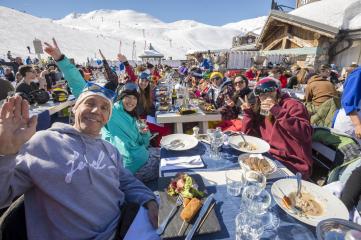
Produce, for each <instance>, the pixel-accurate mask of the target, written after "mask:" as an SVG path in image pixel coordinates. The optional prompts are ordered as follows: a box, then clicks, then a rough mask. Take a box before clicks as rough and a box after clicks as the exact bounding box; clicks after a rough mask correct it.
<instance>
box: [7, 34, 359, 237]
mask: <svg viewBox="0 0 361 240" xmlns="http://www.w3.org/2000/svg"><path fill="white" fill-rule="evenodd" d="M45 52H47V53H48V54H49V55H50V56H51V57H52V62H50V64H47V65H46V64H45V65H43V66H45V67H40V66H39V65H37V64H35V65H34V64H32V65H29V64H27V65H24V64H23V63H22V62H21V61H20V60H21V59H20V60H19V59H18V58H16V60H15V59H14V60H13V61H11V64H10V63H8V62H5V61H0V65H4V66H8V67H12V70H10V72H9V70H7V73H6V76H5V77H6V78H5V79H0V93H1V94H0V100H4V99H6V98H7V97H8V96H9V94H8V93H9V92H12V91H14V90H15V92H18V93H23V94H30V93H31V92H33V91H35V90H38V89H43V90H44V91H46V92H47V91H51V89H52V88H54V87H56V86H58V85H57V84H58V82H59V80H60V79H61V78H63V79H64V80H65V81H66V82H67V85H66V86H61V87H64V88H68V87H69V89H68V90H69V92H72V94H73V95H74V96H75V97H77V98H78V99H77V102H76V104H75V106H74V108H73V110H72V111H73V112H74V113H75V125H74V127H70V126H68V125H56V126H53V127H52V128H50V129H49V130H46V131H45V132H39V133H36V134H35V135H34V136H33V137H32V138H30V137H31V136H32V135H33V134H34V128H33V127H34V126H33V124H34V121H35V120H34V119H32V120H29V119H28V117H27V115H26V114H25V113H24V112H21V111H20V112H21V114H23V116H24V120H27V121H29V122H27V126H28V129H27V131H29V132H28V133H27V135H26V136H23V138H22V141H20V142H22V143H24V142H25V140H28V139H30V140H29V143H26V144H25V145H23V146H20V145H21V144H20V145H18V146H17V147H18V148H16V149H13V151H12V152H8V151H7V150H4V149H3V148H0V150H1V152H0V155H11V159H12V160H11V161H14V159H17V160H19V161H20V162H22V163H23V165H20V166H19V167H23V168H24V169H20V170H21V171H22V172H21V173H22V174H23V175H22V176H23V177H21V181H23V183H24V184H25V183H26V184H25V185H22V183H19V184H20V185H21V186H20V187H21V188H20V187H19V186H12V185H11V183H10V182H9V181H6V179H4V176H2V175H1V177H0V185H4V186H5V188H6V189H12V188H13V187H14V189H15V190H14V192H13V193H12V195H11V194H10V195H9V194H8V195H7V196H5V195H3V194H1V196H2V198H0V200H1V201H0V205H1V206H4V207H5V206H7V205H9V204H10V203H11V201H12V200H13V198H14V197H16V196H18V194H23V193H25V192H26V191H27V190H28V189H32V190H31V191H30V192H27V193H25V196H30V198H29V197H28V200H27V199H25V202H28V204H30V205H32V206H36V208H39V209H41V208H42V207H47V206H48V205H47V204H49V202H51V201H50V200H41V199H42V198H43V197H44V195H42V194H41V192H42V191H43V190H44V189H45V188H48V187H49V186H42V185H41V184H40V185H38V184H35V182H36V181H39V180H37V179H40V178H41V175H39V176H35V175H32V174H33V172H31V171H32V169H30V167H29V166H30V165H29V164H30V163H28V162H27V161H28V160H26V159H25V158H24V156H27V155H28V154H30V155H31V158H34V159H36V161H40V160H41V159H42V156H43V154H45V153H46V152H47V150H46V148H47V146H46V144H45V145H41V143H42V142H43V141H44V140H42V138H44V139H46V138H49V139H50V138H51V137H50V136H48V135H49V134H50V133H56V134H60V133H62V134H63V135H64V136H62V137H61V138H64V139H67V140H66V141H59V145H61V144H62V145H64V149H67V148H69V145H70V144H71V143H70V142H73V144H78V145H79V144H80V143H79V142H78V140H79V139H80V140H79V141H81V143H82V144H83V145H84V146H81V147H80V148H81V151H85V152H82V153H81V154H80V155H82V156H81V158H84V162H87V158H88V154H89V152H103V154H105V155H104V156H102V158H107V159H108V160H109V164H114V165H115V166H114V168H116V169H117V170H119V171H121V174H124V176H126V177H127V179H128V180H129V181H132V182H133V184H135V185H136V186H135V187H134V189H138V190H139V192H137V193H136V194H134V193H132V192H131V191H130V192H128V189H127V187H128V183H124V184H125V185H127V186H126V187H125V188H124V189H118V190H117V191H118V192H117V193H115V195H116V197H119V199H120V202H122V201H123V200H124V195H125V198H127V194H129V197H130V198H133V200H134V199H135V200H136V202H137V203H138V204H139V205H144V206H145V203H146V202H154V201H153V200H154V196H153V194H152V193H151V191H149V189H147V188H146V187H145V186H144V185H143V183H148V182H150V181H152V180H156V179H157V178H158V177H159V162H160V149H159V143H160V139H161V137H162V136H166V135H169V134H171V133H172V129H171V127H170V126H168V125H163V126H160V125H158V124H154V123H152V122H148V123H147V125H145V126H144V121H145V120H146V119H148V117H152V118H155V117H156V115H157V114H158V113H157V108H156V106H157V103H156V97H155V96H156V91H157V87H158V86H159V83H160V81H161V80H163V79H167V77H169V76H173V74H177V75H178V76H179V82H178V84H179V85H184V86H185V87H186V88H187V91H188V93H189V94H188V96H190V97H191V98H194V99H197V100H200V101H203V102H205V103H208V104H211V105H213V106H214V108H215V109H216V111H217V112H218V113H219V114H221V116H222V121H220V122H216V123H210V125H212V124H213V126H219V127H221V129H222V130H223V131H241V132H243V133H245V134H247V135H252V136H256V137H259V138H262V139H264V140H265V141H266V142H268V143H269V144H270V147H271V149H270V151H269V153H270V154H271V155H272V156H273V157H274V158H275V159H277V160H278V161H280V162H281V163H282V164H283V165H285V166H286V167H287V168H288V169H289V170H291V171H292V172H293V173H296V172H300V173H301V174H302V177H303V178H304V179H305V180H310V181H314V182H317V181H318V180H319V179H318V178H317V177H319V172H318V171H319V167H320V166H319V165H318V162H317V161H315V158H314V156H313V155H314V149H312V146H313V143H314V142H321V143H322V144H324V145H327V146H328V147H330V148H332V149H334V150H335V151H336V153H337V154H338V155H337V154H336V155H337V161H334V162H333V163H332V164H331V165H330V166H329V169H328V172H327V173H326V174H324V176H322V177H326V178H327V179H328V180H327V181H326V183H331V182H334V183H335V182H339V183H340V186H342V187H341V191H340V192H341V193H340V194H339V195H340V198H341V200H342V201H343V202H344V203H345V205H346V206H347V208H348V209H349V210H352V209H355V208H356V209H357V210H358V211H360V204H359V199H360V194H361V192H360V186H359V183H360V181H361V179H360V176H361V174H360V167H361V154H360V153H361V152H360V150H361V147H360V144H361V67H359V66H357V64H352V65H350V67H348V68H347V69H346V71H345V73H344V75H342V74H338V72H336V70H335V66H331V65H327V64H324V65H321V66H320V68H319V69H313V67H311V66H306V67H301V66H298V65H292V66H281V65H272V66H270V67H269V68H260V67H259V66H252V67H250V68H249V69H245V70H242V71H240V72H239V73H237V74H231V73H230V72H227V71H226V70H223V69H216V67H214V66H213V64H212V62H211V60H209V59H208V58H207V57H206V56H205V55H202V54H196V56H195V60H196V65H194V64H193V65H188V64H187V63H182V65H181V66H180V67H179V68H177V69H173V68H171V67H169V66H163V65H161V64H159V65H157V66H154V65H152V64H150V63H148V64H145V65H144V66H137V67H135V68H133V66H131V65H130V64H129V62H128V61H127V59H126V57H125V56H124V55H122V54H118V55H117V59H118V61H120V62H121V63H122V66H123V67H124V71H122V72H120V73H119V71H117V69H114V68H116V67H115V66H113V65H112V64H111V63H110V62H108V61H107V60H106V58H105V56H104V55H103V54H102V52H101V51H100V50H99V52H100V54H101V57H102V67H100V68H95V69H94V68H91V67H88V66H78V67H77V66H76V65H74V64H73V63H72V62H71V61H70V59H68V58H67V57H66V56H65V55H63V54H62V52H61V51H60V49H59V47H58V46H57V44H56V42H55V40H54V42H53V44H46V48H45ZM100 72H102V75H103V76H104V78H105V80H106V83H105V85H104V86H100V85H98V84H94V82H93V81H92V80H96V79H97V76H98V75H99V73H100ZM19 75H20V77H19ZM60 76H61V77H60ZM10 81H16V82H17V84H16V86H15V88H11V87H10V85H9V84H8V83H9V82H10ZM49 85H50V86H49ZM299 86H305V88H304V94H305V98H304V99H296V98H294V97H291V96H290V95H289V94H287V93H285V92H284V91H283V90H284V89H286V88H289V89H292V90H294V89H296V88H299ZM341 86H342V87H341ZM302 89H303V88H301V90H302ZM90 93H91V94H90ZM88 94H89V95H88ZM104 96H105V100H107V101H106V103H107V104H103V105H102V104H99V103H97V102H96V101H95V102H90V103H89V101H88V100H89V99H93V98H97V97H103V100H104ZM112 97H114V98H112ZM10 99H12V100H10V101H8V102H7V103H5V105H3V106H4V107H3V108H2V112H4V114H5V112H7V113H6V114H7V115H6V114H5V115H3V116H1V117H2V119H5V118H6V117H8V116H10V115H11V114H20V113H19V110H18V109H17V108H18V107H19V105H24V106H27V105H26V103H25V102H24V101H21V100H19V97H12V98H10ZM98 100H99V99H98ZM19 101H20V103H21V104H20V103H19ZM99 101H100V102H101V100H99ZM103 103H104V101H103ZM14 104H15V105H14ZM83 105H84V106H83ZM81 107H84V108H94V109H96V110H94V112H97V111H103V112H107V114H99V115H98V114H95V115H94V116H93V117H94V118H91V117H89V116H88V117H87V116H83V117H82V115H81V112H80V110H79V109H81ZM98 108H100V109H98ZM90 115H91V114H90ZM11 116H12V118H13V117H14V118H15V117H18V116H17V115H16V116H15V115H14V116H13V115H11ZM142 119H143V120H144V121H142ZM1 124H4V123H3V122H0V130H1V127H3V126H2V125H1ZM7 124H9V126H11V124H10V123H7ZM22 124H24V123H22ZM89 124H90V125H91V124H94V126H95V125H96V126H97V128H96V129H98V130H99V131H98V132H96V133H95V134H93V135H92V137H91V139H87V138H86V137H84V136H83V133H85V134H86V131H85V132H84V129H85V130H86V129H87V128H88V125H89ZM4 126H5V125H4ZM319 127H321V128H319ZM74 129H77V130H78V132H75V131H76V130H74ZM13 130H14V131H15V130H16V129H15V127H14V128H13ZM334 130H337V131H334ZM154 133H157V134H159V136H158V137H156V138H155V139H156V141H153V142H152V141H151V138H152V134H154ZM1 134H2V132H1V131H0V142H2V141H4V142H5V140H4V139H1V138H2V137H3V136H2V135H1ZM14 141H15V140H14ZM54 141H55V140H54ZM56 141H58V140H56ZM92 142H94V145H89V144H92ZM35 143H38V144H40V147H39V148H35V147H34V145H33V144H35ZM67 144H68V145H67ZM4 146H5V145H4ZM20 148H21V149H22V150H21V151H20V152H19V154H18V155H17V156H16V155H14V154H15V153H17V152H18V151H19V149H20ZM43 148H44V149H43ZM64 151H65V150H64ZM69 151H70V150H69ZM79 151H80V150H79ZM87 151H89V152H87ZM118 152H119V153H118ZM59 154H60V153H59ZM62 154H67V155H64V156H63V157H62V158H64V159H66V161H70V162H71V161H74V160H71V158H72V157H73V158H76V157H75V156H78V155H76V154H75V153H71V152H63V153H62ZM117 154H118V155H119V156H118V155H117ZM59 156H60V155H59ZM113 156H116V157H117V158H116V159H117V160H116V161H117V162H116V163H111V159H112V157H113ZM1 158H4V159H5V160H3V159H1V161H0V162H3V163H2V164H8V166H7V168H8V169H10V168H11V169H12V171H20V170H19V169H18V167H17V166H13V165H11V163H10V160H9V161H7V159H8V156H1ZM99 158H100V156H99ZM9 159H10V158H9ZM34 161H35V160H34ZM36 161H35V162H36ZM46 161H48V162H51V161H54V162H56V161H57V160H55V159H53V158H49V159H47V160H46ZM35 162H33V161H32V162H31V164H35ZM49 164H50V163H49ZM88 164H89V163H88ZM120 164H121V165H122V166H120ZM90 165H91V164H90ZM90 165H89V166H88V168H89V169H88V170H86V171H84V172H87V173H86V174H88V175H87V176H84V178H85V177H88V178H89V179H88V180H87V181H88V182H86V183H84V184H96V181H98V178H99V177H100V178H102V177H104V176H99V175H98V171H95V172H92V170H91V167H90ZM37 167H39V169H40V170H42V167H44V165H41V164H39V166H37ZM93 167H95V166H93ZM98 167H99V168H100V166H98ZM80 168H81V169H80ZM83 168H85V166H83V167H79V169H78V170H79V171H81V170H82V169H83ZM1 169H3V168H2V166H1V167H0V170H1ZM44 169H45V167H44ZM54 169H56V170H57V171H58V170H59V169H57V167H56V166H54ZM40 170H39V171H40ZM55 173H57V172H55ZM84 174H85V173H84ZM116 176H118V177H119V172H118V173H117V174H116ZM17 177H19V176H17ZM49 177H50V176H49ZM70 178H71V177H70ZM68 180H69V177H68ZM66 181H67V180H66V179H65V182H66ZM70 181H71V180H70ZM355 183H356V184H355ZM60 185H61V184H60ZM63 185H64V184H63ZM65 185H66V184H65ZM130 185H131V184H130ZM130 185H129V186H130ZM355 185H356V186H358V187H355ZM66 186H67V185H66ZM66 186H65V187H66ZM81 186H82V184H79V186H78V187H79V188H81ZM17 187H19V188H17ZM43 187H44V189H43ZM60 187H61V188H63V187H64V186H60ZM113 187H114V186H111V188H113ZM3 189H4V188H3ZM113 190H114V189H113ZM113 190H112V189H110V192H113V193H114V191H113ZM67 191H76V189H68V190H67ZM10 192H11V191H10ZM123 192H124V193H123ZM140 192H142V193H143V196H142V197H139V196H138V195H137V194H139V193H140ZM49 193H50V194H51V195H52V194H53V192H52V191H50V190H49ZM101 194H104V193H99V195H101ZM55 195H56V193H54V198H55V197H56V196H55ZM70 195H71V194H70V193H69V196H70ZM75 195H76V194H74V196H75ZM74 196H73V197H74ZM37 197H39V199H40V200H39V199H37ZM75 198H76V197H75ZM59 201H61V199H60V200H59ZM42 203H44V204H45V205H43V206H42ZM94 204H95V205H96V204H97V203H96V202H95V203H94ZM110 204H113V205H114V203H110ZM152 204H153V203H151V204H150V206H149V207H150V208H153V209H156V208H157V206H154V205H152ZM50 205H51V204H50ZM53 206H54V205H53ZM97 208H98V206H95V207H94V209H92V210H94V211H96V209H97ZM69 209H70V206H69V208H67V207H65V210H66V211H68V210H69ZM78 210H79V209H78ZM107 210H110V209H107ZM26 212H27V214H30V215H31V216H32V215H33V214H35V215H36V213H34V210H29V209H28V207H27V209H26ZM54 214H55V212H54ZM36 217H39V218H41V219H43V220H44V219H45V220H44V226H48V225H49V223H46V221H47V220H46V219H47V218H48V217H50V216H45V215H42V216H36ZM105 217H107V218H108V222H107V223H109V222H112V221H115V222H116V221H117V220H118V219H119V217H120V216H119V215H117V216H115V215H114V214H113V215H111V214H108V215H107V216H105ZM153 217H154V216H153ZM85 218H86V217H85ZM86 220H89V219H86ZM98 220H99V221H100V219H98V218H96V221H98ZM50 222H51V221H50ZM108 227H109V229H107V230H106V232H107V233H106V234H108V235H109V233H110V232H111V234H113V233H114V231H115V229H116V224H115V223H113V222H112V224H110V225H108ZM49 229H52V228H51V227H49ZM83 230H84V229H83ZM88 230H89V229H86V231H85V232H86V234H90V232H91V231H93V230H89V231H88ZM108 230H109V231H108ZM49 231H50V232H49V235H47V236H48V237H50V236H52V234H54V232H52V231H51V230H49ZM64 231H65V230H64ZM69 231H70V230H69ZM72 231H74V230H72ZM85 232H83V233H81V231H80V230H79V234H80V235H79V236H85V235H82V234H84V233H85ZM92 233H93V234H95V235H92V236H96V234H103V233H96V232H92ZM28 234H30V235H29V236H32V239H39V238H37V237H38V236H39V235H38V233H37V232H29V231H28ZM111 234H110V235H109V236H111ZM86 236H91V235H86ZM45 238H46V237H45ZM45 238H44V239H45Z"/></svg>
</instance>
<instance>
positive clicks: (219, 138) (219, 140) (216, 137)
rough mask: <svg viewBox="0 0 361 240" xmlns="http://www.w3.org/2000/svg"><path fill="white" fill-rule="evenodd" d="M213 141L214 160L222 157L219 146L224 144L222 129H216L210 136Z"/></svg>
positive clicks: (212, 156) (212, 153)
mask: <svg viewBox="0 0 361 240" xmlns="http://www.w3.org/2000/svg"><path fill="white" fill-rule="evenodd" d="M210 143H211V146H210V148H211V158H212V159H214V160H219V159H220V157H221V156H220V152H219V148H220V147H221V146H222V145H223V134H222V132H221V131H217V130H215V131H214V132H213V134H212V136H211V138H210Z"/></svg>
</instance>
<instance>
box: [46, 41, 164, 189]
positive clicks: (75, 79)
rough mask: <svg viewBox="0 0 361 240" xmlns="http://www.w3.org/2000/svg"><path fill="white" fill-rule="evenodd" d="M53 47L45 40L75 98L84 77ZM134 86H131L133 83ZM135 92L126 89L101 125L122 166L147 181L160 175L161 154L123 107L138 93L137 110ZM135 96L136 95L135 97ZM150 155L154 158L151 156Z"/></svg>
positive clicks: (48, 50)
mask: <svg viewBox="0 0 361 240" xmlns="http://www.w3.org/2000/svg"><path fill="white" fill-rule="evenodd" d="M53 44H54V46H52V45H50V44H48V43H45V45H46V46H47V47H46V48H45V51H46V52H47V53H48V54H49V55H51V56H52V57H53V58H54V60H55V61H56V62H57V65H58V66H59V69H60V70H61V71H62V72H63V74H64V78H65V80H67V82H68V84H69V87H70V89H71V91H72V93H73V95H74V96H75V97H78V96H79V95H80V93H81V92H82V90H83V88H84V86H85V84H86V81H85V80H84V79H83V77H82V76H81V74H80V72H79V70H78V69H77V68H76V67H75V66H74V65H73V64H71V63H70V61H69V59H68V58H66V57H65V56H64V55H63V54H62V53H61V51H60V49H59V47H58V46H57V44H56V41H55V39H53ZM131 84H133V85H135V84H134V83H128V84H126V85H125V86H130V85H131ZM130 87H131V86H130ZM137 94H138V93H137V92H136V91H133V92H132V91H130V89H125V91H123V93H121V94H120V101H117V102H116V103H114V106H113V111H112V115H111V118H110V119H109V121H108V123H107V124H106V125H105V126H104V127H103V128H102V138H103V139H105V140H107V141H108V142H110V143H112V144H113V145H114V146H115V147H116V148H117V149H118V150H119V152H120V153H121V155H122V156H123V165H124V167H125V168H127V169H128V170H130V171H131V172H132V173H133V174H135V176H136V177H137V178H139V179H140V180H142V181H143V182H147V181H150V180H153V179H155V178H157V176H158V168H159V157H158V156H155V154H153V151H152V153H151V154H150V153H149V149H148V146H149V139H150V136H151V135H150V132H149V131H146V132H144V133H140V132H139V130H138V127H137V120H138V118H137V117H136V115H135V114H132V112H133V111H132V109H129V106H131V105H132V104H130V105H127V106H128V109H127V110H128V111H127V110H126V109H124V108H127V106H124V104H126V103H127V100H128V102H129V99H130V98H131V96H132V95H133V96H135V97H136V98H135V104H134V101H133V105H134V109H133V110H134V111H135V110H136V109H135V108H136V104H137V100H138V96H137ZM133 99H134V98H133ZM150 155H151V157H150Z"/></svg>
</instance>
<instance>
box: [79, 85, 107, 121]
mask: <svg viewBox="0 0 361 240" xmlns="http://www.w3.org/2000/svg"><path fill="white" fill-rule="evenodd" d="M91 96H99V97H102V98H104V99H105V100H107V102H108V103H109V106H110V107H109V111H110V112H109V119H110V117H111V116H112V111H113V101H112V100H111V99H109V98H108V97H106V96H105V95H104V94H103V93H102V92H93V91H89V90H86V91H84V92H82V93H81V94H80V95H79V97H78V99H77V100H76V102H75V105H74V107H73V112H74V113H75V111H76V109H77V108H78V107H79V105H80V104H81V103H82V102H84V101H85V100H86V99H87V98H89V97H91Z"/></svg>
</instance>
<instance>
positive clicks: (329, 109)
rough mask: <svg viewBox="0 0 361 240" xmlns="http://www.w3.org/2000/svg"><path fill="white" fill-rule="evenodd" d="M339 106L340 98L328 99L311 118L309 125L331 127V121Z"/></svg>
mask: <svg viewBox="0 0 361 240" xmlns="http://www.w3.org/2000/svg"><path fill="white" fill-rule="evenodd" d="M340 106H341V102H340V98H338V97H335V98H330V99H328V100H327V101H326V102H324V103H322V104H321V105H320V106H319V107H318V108H317V111H316V112H315V113H314V114H313V115H312V116H311V124H312V125H314V126H318V127H328V128H330V127H332V120H333V117H334V115H335V112H336V110H337V109H339V108H340Z"/></svg>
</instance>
